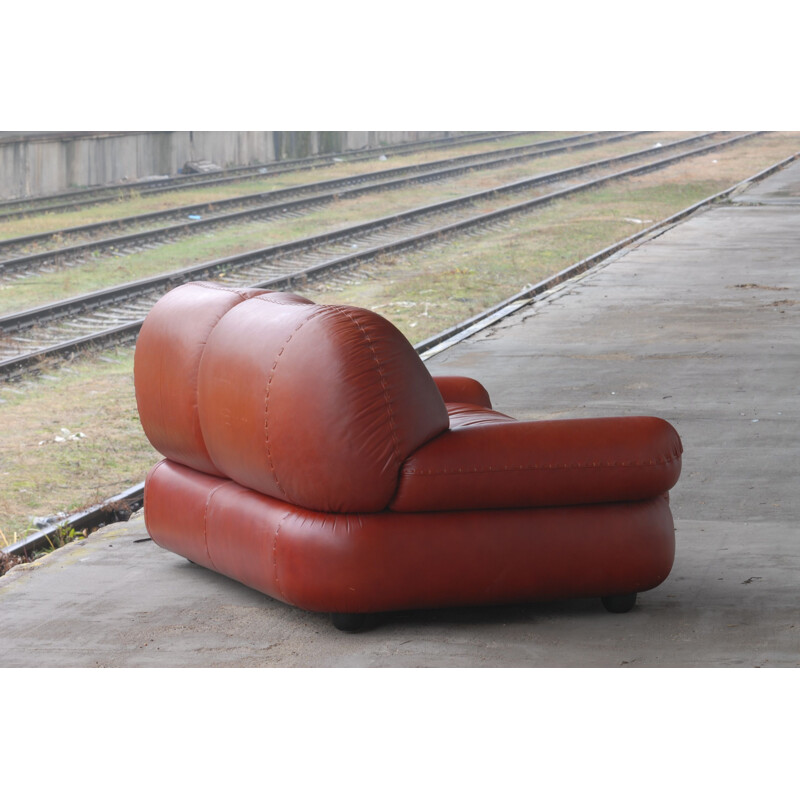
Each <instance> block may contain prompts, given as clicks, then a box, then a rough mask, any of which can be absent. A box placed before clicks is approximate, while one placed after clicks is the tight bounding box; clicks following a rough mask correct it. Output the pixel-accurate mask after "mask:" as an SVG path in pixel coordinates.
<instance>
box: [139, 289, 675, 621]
mask: <svg viewBox="0 0 800 800" xmlns="http://www.w3.org/2000/svg"><path fill="white" fill-rule="evenodd" d="M135 384H136V398H137V404H138V408H139V415H140V419H141V423H142V426H143V428H144V431H145V433H146V435H147V437H148V439H149V440H150V442H151V443H152V444H153V446H154V447H155V448H156V450H158V451H159V452H160V453H161V454H162V455H163V456H164V460H162V461H160V462H159V463H158V464H156V465H155V466H154V467H153V468H152V469H151V470H150V472H149V474H148V476H147V480H146V486H145V501H144V508H145V523H146V526H147V529H148V531H149V533H150V535H151V537H152V538H153V539H154V540H155V541H156V542H157V543H158V544H159V545H161V546H162V547H164V548H166V549H168V550H171V551H173V552H175V553H178V554H180V555H182V556H184V557H185V558H187V559H189V560H190V561H192V562H194V563H196V564H200V565H202V566H204V567H207V568H208V569H212V570H216V571H217V572H220V573H222V574H224V575H226V576H228V577H230V578H233V579H235V580H237V581H240V582H242V583H244V584H246V585H247V586H250V587H252V588H255V589H257V590H259V591H261V592H264V593H266V594H267V595H270V596H271V597H274V598H276V599H278V600H281V601H283V602H285V603H289V604H292V605H295V606H298V607H300V608H302V609H306V610H308V611H316V612H327V613H330V614H331V615H332V620H333V623H334V625H336V627H337V628H340V629H343V630H357V629H360V628H363V627H365V626H366V625H368V624H371V622H372V621H373V619H374V616H373V615H375V614H377V613H379V612H383V611H390V610H400V609H414V608H436V607H452V606H476V605H477V606H480V605H489V604H508V603H519V602H528V601H535V600H553V599H561V598H572V597H599V598H602V601H603V603H604V605H605V607H606V608H607V609H608V610H610V611H615V612H622V611H627V610H629V609H630V608H631V607H632V606H633V605H634V603H635V601H636V595H637V593H639V592H643V591H646V590H648V589H652V588H653V587H655V586H657V585H658V584H660V583H661V582H662V581H663V580H664V579H665V578H666V577H667V575H668V574H669V572H670V569H671V568H672V563H673V559H674V553H675V535H674V527H673V521H672V515H671V513H670V509H669V501H668V494H667V493H668V491H669V489H671V488H672V486H674V484H675V483H676V481H677V480H678V477H679V474H680V468H681V452H682V448H681V442H680V439H679V437H678V434H677V433H676V431H675V430H674V429H673V428H672V426H671V425H669V423H667V422H665V421H664V420H661V419H658V418H655V417H613V418H601V419H574V420H549V421H535V422H524V421H517V420H514V419H513V418H511V417H509V416H507V415H505V414H502V413H500V412H498V411H496V410H494V409H492V407H491V402H490V399H489V396H488V394H487V392H486V390H485V389H484V387H483V386H481V384H480V383H478V382H477V381H475V380H472V379H470V378H468V377H456V376H452V377H437V378H433V377H432V376H431V375H430V373H429V372H428V370H427V368H426V367H425V365H424V364H423V362H422V361H421V360H420V358H419V356H418V355H417V353H416V352H415V351H414V349H413V347H412V346H411V344H410V343H409V342H408V341H407V340H406V339H405V338H404V337H403V335H402V334H401V333H400V332H399V331H398V330H397V329H396V328H395V327H394V326H393V325H392V324H391V323H389V322H388V321H387V320H385V319H383V318H382V317H380V316H379V315H377V314H375V313H374V312H371V311H368V310H365V309H360V308H354V307H349V306H337V305H329V306H326V305H317V304H314V303H312V302H310V301H309V300H306V299H304V298H302V297H299V296H297V295H292V294H288V293H282V292H268V291H264V290H259V289H242V290H233V289H228V288H224V287H222V286H219V285H216V284H213V283H190V284H185V285H183V286H180V287H178V288H176V289H173V290H172V291H171V292H169V293H167V294H166V295H165V296H164V297H163V298H162V299H161V300H159V302H158V303H156V305H155V306H154V307H153V309H152V310H151V312H150V314H149V315H148V317H147V319H146V321H145V323H144V325H143V327H142V330H141V333H140V335H139V340H138V342H137V346H136V355H135Z"/></svg>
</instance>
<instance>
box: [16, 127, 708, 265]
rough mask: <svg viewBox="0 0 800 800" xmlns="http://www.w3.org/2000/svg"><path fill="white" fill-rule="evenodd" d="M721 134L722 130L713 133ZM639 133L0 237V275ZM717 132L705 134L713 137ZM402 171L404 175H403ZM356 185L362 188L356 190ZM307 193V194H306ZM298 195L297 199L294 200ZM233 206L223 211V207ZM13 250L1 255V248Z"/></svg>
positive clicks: (445, 161) (521, 149)
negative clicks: (73, 239)
mask: <svg viewBox="0 0 800 800" xmlns="http://www.w3.org/2000/svg"><path fill="white" fill-rule="evenodd" d="M716 133H721V132H719V131H718V132H716ZM638 135H641V132H640V131H634V132H626V133H619V134H614V135H611V136H608V137H606V138H602V139H591V140H589V141H584V142H580V143H575V144H562V145H556V146H552V147H546V148H542V147H541V144H540V143H536V144H531V145H523V146H520V147H514V148H510V149H509V150H507V151H506V150H493V151H490V152H488V153H484V154H479V155H468V156H458V157H456V158H452V159H443V160H441V161H434V162H429V163H427V164H415V165H411V166H408V167H397V168H394V169H388V170H376V171H373V172H368V173H363V174H361V175H353V176H349V177H346V178H333V179H330V180H324V181H317V182H315V183H307V184H300V185H297V186H290V187H286V188H284V189H275V190H272V191H268V192H256V193H254V194H249V195H240V196H237V197H232V198H227V199H225V200H219V201H212V202H207V203H198V204H194V205H188V206H179V207H177V208H173V209H168V210H162V211H154V212H149V213H147V214H137V215H135V216H130V217H120V218H117V219H113V220H106V221H103V222H94V223H90V224H87V225H79V226H75V227H72V228H62V229H60V230H54V231H47V232H44V233H34V234H29V235H27V236H19V237H15V238H13V239H0V258H4V259H5V260H4V261H2V262H0V276H2V275H7V274H9V273H11V274H14V273H16V274H21V273H26V272H27V271H28V270H31V269H35V268H36V267H37V266H44V265H48V264H59V263H61V262H63V261H65V260H68V259H81V258H82V257H83V255H84V254H86V253H91V255H92V256H96V255H100V254H103V253H108V252H112V253H113V252H115V251H118V250H120V249H122V248H126V247H132V246H134V247H136V246H143V245H147V244H149V243H160V242H159V240H163V239H164V238H167V239H169V240H170V241H174V240H175V238H178V237H181V236H188V235H192V234H194V233H198V232H200V231H204V230H207V229H209V228H215V227H218V226H220V225H227V224H232V223H235V222H238V221H240V220H247V219H250V218H253V219H263V218H264V217H269V216H277V215H281V214H282V213H284V212H285V211H286V209H287V205H286V203H287V202H292V203H293V205H291V208H293V209H300V208H305V207H306V206H307V207H308V208H312V207H314V206H317V205H320V204H322V203H327V202H331V201H333V200H337V199H341V198H343V197H353V196H358V195H360V194H366V193H371V192H379V191H385V190H389V189H398V188H402V187H404V186H407V185H411V184H414V183H423V182H432V181H439V180H445V179H447V178H453V177H456V176H458V175H461V174H464V173H466V172H470V171H473V170H482V169H497V168H500V167H502V166H505V165H507V164H511V163H514V162H518V161H526V160H533V159H537V158H545V157H547V156H550V155H554V154H556V153H562V152H566V151H571V150H580V149H585V148H589V147H596V146H599V145H602V144H609V143H613V142H616V141H621V140H624V139H629V138H633V137H635V136H638ZM712 135H715V133H709V134H705V136H712ZM401 176H408V177H405V178H403V179H401ZM357 187H363V188H361V189H360V190H359V189H358V188H357ZM309 195H310V197H309ZM302 198H307V199H305V200H302V202H301V203H299V204H298V203H296V202H295V201H296V200H300V199H302ZM227 208H234V209H237V210H234V211H228V212H226V211H225V209H227ZM209 213H212V214H213V215H212V216H210V217H206V218H204V219H198V220H194V221H190V222H180V223H177V224H173V225H162V226H160V227H157V228H149V229H145V230H137V231H134V232H132V233H127V234H126V233H121V234H118V235H116V236H113V237H111V238H107V239H89V240H87V241H82V242H78V243H76V244H72V245H66V246H61V247H58V248H53V249H50V250H40V251H38V252H35V253H29V254H21V255H15V254H14V252H13V251H14V250H18V249H19V248H22V247H30V246H32V245H33V246H36V245H44V244H47V243H48V242H52V241H53V240H54V239H63V238H65V237H70V236H75V235H81V234H83V235H90V236H91V235H92V234H94V235H97V234H98V233H103V232H108V231H113V230H115V229H119V228H124V227H133V226H138V225H142V224H146V223H152V222H157V221H164V222H168V221H169V220H171V219H175V218H181V219H184V218H186V217H187V216H190V215H198V216H199V215H201V214H209ZM8 251H12V252H11V253H10V254H9V255H6V256H3V255H2V254H3V253H4V252H8Z"/></svg>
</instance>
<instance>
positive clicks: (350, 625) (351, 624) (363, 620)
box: [331, 611, 375, 633]
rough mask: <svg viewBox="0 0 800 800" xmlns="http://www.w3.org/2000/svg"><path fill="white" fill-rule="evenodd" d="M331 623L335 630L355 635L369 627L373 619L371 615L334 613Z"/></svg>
mask: <svg viewBox="0 0 800 800" xmlns="http://www.w3.org/2000/svg"><path fill="white" fill-rule="evenodd" d="M331 622H332V623H333V627H334V628H336V629H337V630H340V631H348V632H350V633H355V632H356V631H363V630H366V629H367V628H369V627H371V626H372V625H373V624H374V622H375V619H374V615H373V614H343V613H338V612H335V611H334V612H333V613H332V614H331Z"/></svg>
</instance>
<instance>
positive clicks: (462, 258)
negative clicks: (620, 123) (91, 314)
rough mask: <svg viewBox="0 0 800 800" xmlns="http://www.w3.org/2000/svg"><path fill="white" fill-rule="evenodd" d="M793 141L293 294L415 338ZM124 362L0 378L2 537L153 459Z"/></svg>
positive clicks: (723, 155) (98, 494)
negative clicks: (371, 312) (356, 311)
mask: <svg viewBox="0 0 800 800" xmlns="http://www.w3.org/2000/svg"><path fill="white" fill-rule="evenodd" d="M798 150H800V135H799V134H796V133H791V134H790V133H776V134H769V135H767V136H763V137H759V138H756V139H753V140H749V141H748V142H744V143H742V144H741V145H736V146H733V147H730V148H726V149H724V150H721V151H719V152H718V153H711V154H709V155H707V156H702V157H699V158H696V159H693V160H692V161H687V162H683V163H679V164H677V165H675V166H673V167H671V168H669V169H667V170H663V171H660V172H655V173H651V174H649V175H645V176H641V177H639V178H634V179H629V180H627V181H625V182H624V183H619V184H612V185H610V186H607V187H606V188H604V189H600V190H596V191H593V192H590V193H585V194H583V195H579V196H577V197H575V198H572V199H571V200H568V201H561V202H559V203H558V204H552V205H550V206H548V207H547V208H544V209H542V210H540V211H537V212H534V213H530V214H527V215H525V216H524V217H518V218H516V219H514V220H513V221H511V222H509V223H508V224H507V225H506V226H505V227H504V228H503V229H502V230H499V231H495V232H491V233H486V234H483V235H481V236H464V237H459V238H457V239H453V240H452V241H450V242H445V243H441V244H438V245H436V246H433V247H430V248H426V249H424V250H419V251H416V252H412V253H408V254H404V255H400V256H396V257H392V258H387V259H384V261H383V262H382V263H381V265H380V270H374V271H375V272H376V273H377V274H376V275H375V277H373V278H372V279H371V280H361V279H358V278H356V277H354V278H352V279H351V281H352V282H351V283H349V284H348V283H337V282H334V281H331V282H330V284H329V285H328V286H322V287H316V288H315V287H309V289H308V291H305V292H302V290H301V293H304V294H306V295H307V296H309V297H311V298H313V299H315V300H317V301H319V302H333V303H347V304H352V305H359V306H364V307H372V308H375V309H376V310H377V311H378V312H379V313H381V314H382V315H383V316H385V317H387V318H389V319H390V320H392V321H393V322H394V323H395V324H396V325H398V327H399V328H400V329H401V330H402V331H403V332H404V333H405V334H406V335H407V336H408V337H409V339H411V341H412V342H416V341H420V340H422V339H424V338H426V337H427V336H429V335H431V334H433V333H436V332H438V331H440V330H442V329H444V328H446V327H448V326H449V325H452V324H454V323H455V322H458V321H460V320H462V319H464V318H466V317H469V316H471V315H472V314H474V313H477V312H478V311H480V310H482V309H484V308H486V307H489V306H491V305H492V304H494V303H496V302H498V301H500V300H502V299H503V298H505V297H507V296H508V295H510V294H513V293H514V292H516V291H519V289H521V288H522V287H523V286H524V285H526V284H533V283H535V282H537V281H538V280H541V279H542V278H544V277H546V276H548V275H550V274H552V273H554V272H557V271H558V270H560V269H563V268H564V267H566V266H569V265H570V264H572V263H574V262H575V261H578V260H580V259H581V258H584V257H586V256H588V255H591V254H592V253H594V252H596V251H597V250H599V249H601V248H602V247H604V246H607V245H609V244H612V243H613V242H615V241H618V240H619V239H622V238H624V237H625V236H628V235H630V234H631V233H634V232H635V231H636V230H638V229H641V228H643V227H647V226H648V225H649V224H650V222H649V221H648V220H659V219H663V218H665V217H667V216H669V215H670V214H673V213H675V212H676V211H679V210H681V209H683V208H685V207H687V206H689V205H691V204H692V203H694V202H696V201H697V200H701V199H703V198H705V197H707V196H709V195H711V194H713V193H715V192H717V191H719V190H721V189H724V188H727V187H728V186H731V185H732V184H734V183H736V182H737V181H739V180H742V179H744V178H746V177H749V176H750V175H753V174H755V173H756V172H758V171H759V170H761V169H763V168H764V167H767V166H769V165H770V164H772V163H774V162H776V161H778V160H780V159H781V158H784V157H786V156H788V155H791V154H792V153H795V152H797V151H798ZM109 359H110V360H109ZM132 365H133V357H132V350H131V349H130V348H119V349H118V350H116V351H112V352H111V353H106V354H104V355H103V356H98V355H94V356H87V357H83V358H80V359H78V360H76V361H75V362H73V363H71V364H70V365H68V366H67V367H66V368H64V367H61V368H56V369H53V370H52V371H49V372H47V373H46V374H45V375H44V376H43V377H42V378H40V379H37V380H33V381H29V382H27V383H26V384H22V385H7V384H6V385H2V384H0V430H2V444H0V529H1V530H2V531H3V534H4V536H5V538H6V539H7V540H9V542H10V541H12V540H13V539H14V538H15V537H17V538H18V537H20V536H22V535H23V534H24V532H25V530H26V529H27V528H28V527H29V525H30V518H31V517H32V516H46V515H49V514H52V513H54V512H57V511H62V510H63V511H73V510H76V509H77V508H80V507H83V506H87V505H91V504H92V503H94V502H97V501H98V500H101V499H104V498H106V497H108V496H110V495H112V494H115V493H116V492H118V491H121V490H122V489H124V488H126V487H128V486H131V485H133V484H134V483H137V482H139V481H141V480H143V478H144V474H145V472H146V470H147V469H148V468H149V467H150V466H151V465H152V464H153V463H155V461H156V460H157V459H158V455H157V454H156V453H155V452H154V451H153V450H152V448H151V447H150V445H149V443H148V442H147V440H146V439H145V437H144V435H143V433H142V431H141V428H140V426H139V422H138V417H137V414H136V405H135V400H134V393H133V380H132ZM62 428H63V429H66V430H67V431H68V432H69V433H68V434H67V433H65V432H64V431H63V430H62ZM81 433H82V434H83V436H82V437H81V436H79V434H81ZM72 437H74V438H72ZM59 439H64V441H59ZM2 542H3V539H2V537H0V543H2Z"/></svg>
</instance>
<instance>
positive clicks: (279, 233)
mask: <svg viewBox="0 0 800 800" xmlns="http://www.w3.org/2000/svg"><path fill="white" fill-rule="evenodd" d="M680 138H685V136H684V134H680V133H664V132H660V133H658V134H647V135H643V136H640V137H635V138H634V139H630V140H625V141H622V142H617V143H613V144H609V145H603V146H601V147H597V148H592V149H591V150H585V151H583V150H579V151H576V152H571V153H562V154H558V155H555V156H550V157H547V158H543V159H537V160H535V161H530V162H522V163H518V164H513V165H510V166H507V167H504V168H502V169H496V170H495V169H492V170H481V171H476V172H471V173H467V174H465V175H462V176H460V177H458V178H455V179H452V180H448V181H446V182H442V183H437V184H418V185H413V186H409V187H407V188H404V189H398V190H393V191H387V192H380V193H376V194H370V195H362V196H361V197H356V198H352V199H342V200H338V201H336V202H333V203H329V204H328V205H326V206H324V207H323V208H319V209H316V210H313V211H309V212H308V213H306V214H303V215H302V216H300V217H294V218H288V219H272V220H260V221H259V220H253V221H250V222H243V223H239V224H236V225H231V226H230V227H226V228H223V229H220V230H218V231H206V232H205V233H202V232H201V233H199V234H198V235H195V236H192V237H189V238H186V239H183V240H181V241H178V242H174V243H172V244H166V245H162V246H159V247H156V248H153V249H151V250H144V251H142V252H139V253H134V254H131V255H122V256H104V257H100V258H97V259H93V260H91V261H89V262H87V263H85V264H83V265H81V266H76V267H72V268H64V269H60V270H55V271H53V272H50V273H46V274H41V275H36V276H32V277H30V278H25V279H22V280H15V281H11V282H3V281H0V314H9V313H12V312H14V311H21V310H23V309H26V308H31V307H33V306H38V305H42V304H44V303H49V302H53V301H55V300H59V299H63V298H65V297H70V296H74V295H79V294H84V293H86V292H91V291H95V290H97V289H101V288H104V287H107V286H113V285H115V284H120V283H126V282H128V281H134V280H138V279H140V278H145V277H149V276H153V275H157V274H159V273H162V272H167V271H170V270H174V269H179V268H181V267H184V266H186V265H188V264H199V263H203V262H206V261H212V260H215V259H218V258H223V257H226V256H231V255H234V254H237V253H243V252H246V251H248V250H255V249H258V248H263V247H268V246H270V245H274V244H279V243H281V242H288V241H292V240H294V239H299V238H303V237H306V236H312V235H315V234H319V233H323V232H327V231H332V230H337V229H339V228H343V227H347V226H349V225H353V224H356V223H359V222H363V221H366V220H370V219H377V218H379V217H383V216H387V215H390V214H395V213H398V212H401V211H407V210H409V209H413V208H417V207H420V206H424V205H428V204H431V203H434V202H438V201H442V200H450V199H453V198H456V197H460V196H462V195H464V194H468V193H472V192H478V191H485V190H489V189H493V188H495V187H497V186H500V185H502V184H505V183H510V182H513V181H516V180H520V179H522V178H526V177H531V176H533V175H538V174H541V173H545V172H552V171H555V170H559V169H564V168H566V167H569V166H574V165H576V164H583V163H586V162H589V161H596V160H598V159H601V158H610V157H614V156H618V155H622V154H624V153H630V152H633V151H636V150H645V149H648V148H651V147H652V146H653V145H654V144H656V143H657V142H662V143H665V144H666V143H668V142H671V141H675V140H676V139H680ZM584 179H585V178H578V179H575V180H574V181H572V182H573V183H574V182H576V181H579V180H584ZM554 188H555V187H554V185H553V184H551V185H549V186H543V187H539V188H538V189H535V190H532V194H536V195H540V194H546V193H548V192H551V191H553V190H554ZM513 202H515V199H514V198H513V197H508V196H506V197H502V198H495V199H489V200H485V201H481V203H480V205H479V207H478V208H476V213H477V212H481V211H489V210H491V209H494V208H499V207H502V206H504V205H508V204H509V203H513Z"/></svg>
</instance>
